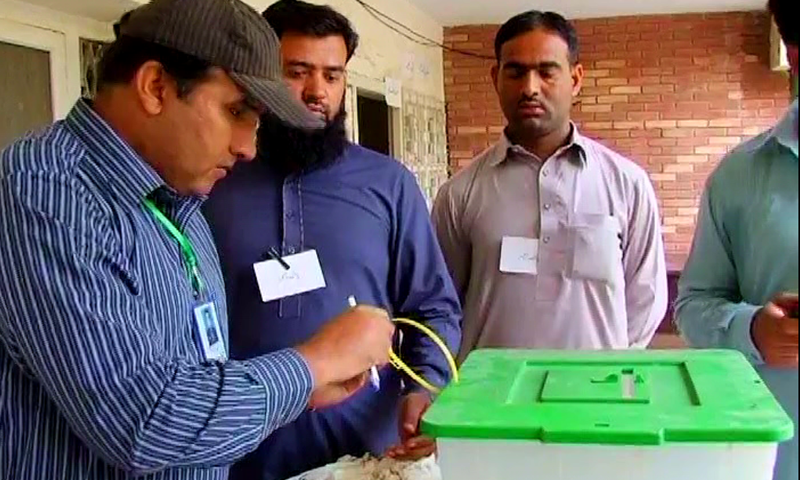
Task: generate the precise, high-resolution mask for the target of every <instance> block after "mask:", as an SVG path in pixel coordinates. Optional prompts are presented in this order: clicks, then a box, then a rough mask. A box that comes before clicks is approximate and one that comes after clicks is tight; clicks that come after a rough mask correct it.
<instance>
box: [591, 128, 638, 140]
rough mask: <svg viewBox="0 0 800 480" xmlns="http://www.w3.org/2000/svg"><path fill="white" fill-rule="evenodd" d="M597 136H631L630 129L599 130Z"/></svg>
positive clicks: (606, 137)
mask: <svg viewBox="0 0 800 480" xmlns="http://www.w3.org/2000/svg"><path fill="white" fill-rule="evenodd" d="M596 133H597V136H598V137H600V138H605V139H609V138H629V137H630V132H629V131H628V130H598V131H597V132H596Z"/></svg>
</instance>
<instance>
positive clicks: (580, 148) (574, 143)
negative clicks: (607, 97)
mask: <svg viewBox="0 0 800 480" xmlns="http://www.w3.org/2000/svg"><path fill="white" fill-rule="evenodd" d="M570 127H571V133H570V136H569V140H568V141H567V144H566V145H564V146H563V147H561V148H560V149H558V151H557V152H556V153H554V154H553V157H556V156H558V155H561V154H562V153H564V152H566V151H568V150H575V151H576V152H577V153H578V155H575V156H573V157H572V158H577V159H578V160H579V161H580V162H582V163H585V162H586V159H587V155H586V152H587V144H586V138H585V137H584V136H583V135H581V134H580V132H579V131H578V126H577V125H575V123H573V122H570ZM515 156H519V157H523V158H530V159H533V160H535V161H538V162H544V161H546V160H547V159H545V160H542V159H539V158H537V157H536V156H535V155H533V154H532V153H530V152H529V151H527V150H525V149H524V148H522V147H521V146H519V145H515V144H514V143H512V142H511V140H509V139H508V135H507V134H506V132H503V135H502V137H501V138H500V142H499V143H498V145H497V150H496V154H495V156H494V158H493V159H492V161H491V162H490V164H491V165H492V166H493V167H494V166H497V165H500V164H501V163H503V162H504V161H506V160H508V159H509V158H511V157H515Z"/></svg>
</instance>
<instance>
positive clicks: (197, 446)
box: [0, 176, 313, 475]
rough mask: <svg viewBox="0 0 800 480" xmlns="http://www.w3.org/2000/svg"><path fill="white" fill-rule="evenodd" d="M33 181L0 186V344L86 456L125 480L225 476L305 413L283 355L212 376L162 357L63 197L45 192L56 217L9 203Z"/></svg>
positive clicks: (153, 333)
mask: <svg viewBox="0 0 800 480" xmlns="http://www.w3.org/2000/svg"><path fill="white" fill-rule="evenodd" d="M39 181H40V180H38V179H36V178H30V177H27V178H14V177H13V176H12V177H6V178H4V179H3V184H2V185H0V224H2V225H0V230H2V232H3V235H2V236H0V251H1V252H2V253H0V256H2V262H0V295H2V297H3V298H4V300H3V305H5V307H6V308H5V310H6V311H4V312H2V313H0V341H1V342H2V343H3V344H4V345H5V346H6V347H7V348H6V349H7V351H9V352H11V354H12V357H13V359H14V361H15V362H16V363H18V364H19V365H20V367H21V368H23V369H24V370H25V371H26V372H28V373H29V374H30V375H31V376H32V377H34V378H35V380H36V382H38V383H39V384H40V385H41V386H42V388H43V389H44V391H45V392H46V394H47V396H49V398H50V399H51V400H52V402H53V403H54V404H55V406H56V407H57V408H58V410H59V412H60V414H61V415H62V416H63V417H64V418H65V419H66V421H67V422H68V424H69V426H70V428H71V429H72V430H73V431H74V432H75V433H76V434H77V435H78V436H79V437H80V439H81V440H82V441H83V442H84V443H85V445H87V446H88V447H89V448H90V449H91V450H92V451H93V452H95V453H96V454H97V455H98V456H100V457H101V458H102V459H103V460H104V461H105V462H108V463H109V464H110V465H114V466H116V467H118V468H120V469H124V470H126V471H128V472H131V473H132V474H135V475H140V474H145V473H148V472H154V471H159V470H162V469H166V468H170V467H190V466H205V467H208V466H220V465H228V464H231V463H233V462H234V461H236V460H237V459H239V458H241V457H242V456H243V455H245V454H246V453H248V452H250V451H252V450H254V449H255V448H256V447H257V446H258V445H259V443H261V441H262V440H263V439H264V438H265V437H266V436H267V435H269V434H270V433H271V432H272V431H274V430H275V429H277V428H279V427H281V426H282V425H284V424H286V423H288V422H291V421H293V420H294V419H295V418H296V417H297V416H298V415H299V414H300V413H301V412H302V411H303V410H304V409H305V407H306V405H307V401H308V397H309V395H310V391H311V389H312V387H313V386H312V377H311V374H310V372H309V369H308V367H307V365H306V364H305V361H304V360H303V359H302V358H301V357H300V355H299V354H298V353H297V352H296V351H294V350H284V351H280V352H277V353H274V354H271V355H266V356H263V357H259V358H255V359H253V360H250V361H245V362H240V361H227V362H225V363H216V364H200V363H198V362H197V361H194V359H193V358H192V357H191V355H189V356H188V357H187V356H185V355H184V356H180V355H175V354H173V353H170V352H169V351H168V350H167V349H168V345H171V344H172V342H173V340H174V339H167V338H161V337H162V334H161V333H159V332H158V330H154V329H153V328H152V325H153V324H154V323H157V322H158V319H154V318H152V315H153V312H151V311H149V310H148V308H147V307H146V305H145V304H144V303H143V302H142V301H141V299H139V298H137V296H136V295H134V294H132V292H131V290H130V285H129V284H126V280H128V281H129V280H130V279H126V277H125V276H124V275H122V274H121V273H120V270H119V268H118V267H119V262H118V254H117V252H116V251H115V250H114V248H113V245H112V244H110V243H109V241H108V238H109V237H108V236H105V235H103V232H98V231H97V230H98V229H97V228H96V225H92V223H91V221H89V219H91V218H92V212H91V211H88V210H86V209H85V208H82V207H81V202H80V201H79V200H78V199H77V198H76V197H75V195H74V194H72V193H70V192H71V189H70V187H67V186H64V187H58V186H55V187H54V186H52V185H50V186H48V188H51V189H56V190H57V191H55V190H51V191H54V195H55V194H56V193H57V194H58V197H57V198H59V199H60V200H59V202H55V203H53V205H54V206H53V208H54V209H57V210H58V211H59V212H61V213H59V214H58V215H54V214H53V213H52V212H51V211H45V210H43V209H42V207H41V205H40V204H39V203H33V202H31V201H30V200H29V198H30V197H29V196H27V195H24V194H20V191H21V190H29V189H31V188H34V189H36V188H38V187H37V186H36V183H37V182H39ZM58 189H60V190H58ZM41 191H47V190H45V189H42V190H41ZM64 212H66V213H64ZM74 218H82V219H83V221H74V222H70V219H74ZM142 280H143V281H145V282H146V281H147V279H142ZM166 294H168V293H166ZM190 318H191V312H187V313H186V319H187V324H188V322H189V321H190V320H189V319H190Z"/></svg>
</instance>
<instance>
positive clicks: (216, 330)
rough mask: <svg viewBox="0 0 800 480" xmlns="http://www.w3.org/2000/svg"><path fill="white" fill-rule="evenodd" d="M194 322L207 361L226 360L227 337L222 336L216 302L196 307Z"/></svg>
mask: <svg viewBox="0 0 800 480" xmlns="http://www.w3.org/2000/svg"><path fill="white" fill-rule="evenodd" d="M194 324H195V332H197V337H198V339H199V340H200V349H201V350H202V351H203V358H204V359H205V361H206V362H225V361H226V360H227V359H228V354H227V352H226V350H225V339H224V338H223V337H222V329H221V328H220V326H219V319H218V318H217V309H216V308H215V306H214V302H207V303H203V304H201V305H198V306H196V307H194Z"/></svg>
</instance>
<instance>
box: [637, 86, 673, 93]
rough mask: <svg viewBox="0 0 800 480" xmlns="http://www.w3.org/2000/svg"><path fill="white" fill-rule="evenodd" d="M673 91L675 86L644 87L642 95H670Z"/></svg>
mask: <svg viewBox="0 0 800 480" xmlns="http://www.w3.org/2000/svg"><path fill="white" fill-rule="evenodd" d="M674 91H675V85H644V86H643V87H642V93H672V92H674Z"/></svg>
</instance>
